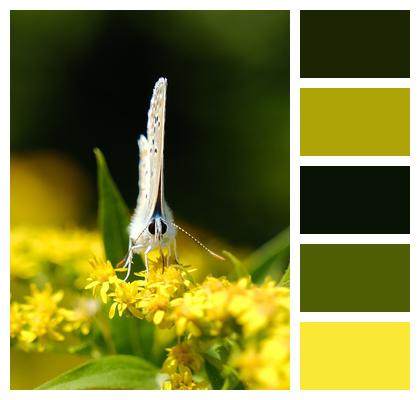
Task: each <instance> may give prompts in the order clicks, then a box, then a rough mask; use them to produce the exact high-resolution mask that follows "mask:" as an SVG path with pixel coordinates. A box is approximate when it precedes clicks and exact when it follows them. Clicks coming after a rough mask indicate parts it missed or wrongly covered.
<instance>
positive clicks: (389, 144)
mask: <svg viewBox="0 0 420 400" xmlns="http://www.w3.org/2000/svg"><path fill="white" fill-rule="evenodd" d="M300 139H301V143H300V146H301V147H300V154H301V156H409V155H410V89H405V88H393V89H384V88H357V89H354V88H346V89H342V88H339V89H336V88H333V89H325V88H305V89H301V91H300Z"/></svg>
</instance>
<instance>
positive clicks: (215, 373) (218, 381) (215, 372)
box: [204, 360, 224, 390]
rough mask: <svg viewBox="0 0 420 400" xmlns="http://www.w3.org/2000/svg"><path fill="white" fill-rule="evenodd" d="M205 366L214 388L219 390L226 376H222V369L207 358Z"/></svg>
mask: <svg viewBox="0 0 420 400" xmlns="http://www.w3.org/2000/svg"><path fill="white" fill-rule="evenodd" d="M204 368H205V370H206V373H207V377H208V378H209V382H210V383H211V387H212V388H213V389H216V390H219V389H221V388H222V386H223V382H224V378H223V377H222V376H221V374H220V371H219V369H218V368H216V367H215V366H214V365H212V364H211V363H209V362H208V361H207V360H206V361H205V362H204Z"/></svg>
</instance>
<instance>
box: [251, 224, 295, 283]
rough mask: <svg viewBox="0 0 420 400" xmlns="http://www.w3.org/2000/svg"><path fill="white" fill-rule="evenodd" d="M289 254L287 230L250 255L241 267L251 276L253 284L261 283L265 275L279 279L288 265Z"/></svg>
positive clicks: (288, 233) (288, 231) (288, 232)
mask: <svg viewBox="0 0 420 400" xmlns="http://www.w3.org/2000/svg"><path fill="white" fill-rule="evenodd" d="M289 253H290V230H289V228H287V229H285V230H284V231H282V232H281V233H279V234H278V235H277V236H275V237H274V238H273V239H271V240H270V241H269V242H267V243H266V244H264V245H263V246H262V247H260V248H259V249H258V250H257V251H255V252H254V253H253V254H251V256H250V257H249V258H248V259H247V260H246V261H245V262H244V265H243V267H244V268H245V269H246V270H247V271H248V272H249V273H250V274H251V277H252V280H253V282H261V281H263V280H264V277H265V276H267V275H271V276H272V277H273V278H274V279H276V278H280V277H281V276H282V275H283V273H284V271H285V269H286V268H287V266H288V265H289Z"/></svg>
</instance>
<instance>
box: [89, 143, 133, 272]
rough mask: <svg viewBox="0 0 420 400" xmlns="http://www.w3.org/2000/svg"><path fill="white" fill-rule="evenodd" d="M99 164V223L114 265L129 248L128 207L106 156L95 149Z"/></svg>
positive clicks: (110, 259) (108, 256)
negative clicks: (111, 172)
mask: <svg viewBox="0 0 420 400" xmlns="http://www.w3.org/2000/svg"><path fill="white" fill-rule="evenodd" d="M94 152H95V156H96V163H97V166H98V191H99V207H98V223H99V228H100V230H101V232H102V238H103V242H104V247H105V253H106V257H107V259H108V260H109V261H111V263H112V265H114V266H115V265H116V264H117V263H118V262H119V261H120V260H122V259H123V258H124V256H125V254H126V252H127V248H128V231H127V228H128V224H129V221H130V216H129V212H128V208H127V206H126V205H125V203H124V200H123V199H122V197H121V194H120V192H119V191H118V189H117V186H116V185H115V183H114V181H113V180H112V178H111V175H110V174H109V170H108V167H107V165H106V161H105V158H104V156H103V154H102V153H101V151H100V150H99V149H95V150H94Z"/></svg>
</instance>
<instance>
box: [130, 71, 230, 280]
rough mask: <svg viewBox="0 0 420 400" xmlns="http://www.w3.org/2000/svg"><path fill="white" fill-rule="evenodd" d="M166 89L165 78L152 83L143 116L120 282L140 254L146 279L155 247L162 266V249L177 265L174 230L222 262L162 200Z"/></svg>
mask: <svg viewBox="0 0 420 400" xmlns="http://www.w3.org/2000/svg"><path fill="white" fill-rule="evenodd" d="M167 86H168V82H167V79H165V78H160V79H159V80H158V81H157V82H156V84H155V87H154V89H153V95H152V99H151V100H150V108H149V112H148V115H147V136H144V135H140V139H139V141H138V146H139V152H140V162H139V195H138V198H137V205H136V209H135V211H134V214H133V216H132V218H131V222H130V225H129V227H128V232H129V244H128V252H127V256H126V257H125V259H124V260H123V262H124V268H127V273H126V276H125V279H124V280H126V279H127V278H128V276H129V275H130V270H131V264H132V260H133V255H134V253H143V254H144V264H145V267H146V279H147V276H148V274H149V261H148V254H149V253H150V251H152V250H154V249H156V248H159V250H160V254H161V259H162V263H165V258H164V251H163V250H164V249H166V252H167V263H168V264H169V262H170V257H171V255H172V251H173V254H174V257H175V262H176V263H177V264H179V262H178V255H177V250H176V232H177V230H180V231H182V232H183V233H185V234H186V235H187V236H189V237H190V238H191V239H193V240H194V241H195V242H196V243H198V244H199V245H200V246H202V247H203V248H204V249H205V250H206V251H208V252H209V253H210V254H211V255H213V256H214V257H216V258H219V259H221V260H224V258H223V257H222V256H219V255H218V254H216V253H214V252H213V251H211V250H210V249H208V248H207V247H206V246H204V245H203V244H202V243H201V242H200V241H199V240H198V239H196V238H195V237H194V236H192V235H191V234H190V233H188V232H187V231H186V230H185V229H183V228H181V227H180V226H178V225H177V224H175V222H174V218H173V214H172V211H171V209H170V208H169V206H168V204H167V203H166V201H165V196H164V187H163V148H164V136H165V108H166V89H167Z"/></svg>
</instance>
